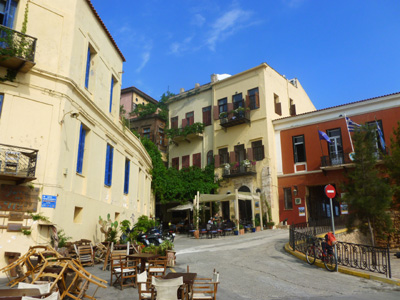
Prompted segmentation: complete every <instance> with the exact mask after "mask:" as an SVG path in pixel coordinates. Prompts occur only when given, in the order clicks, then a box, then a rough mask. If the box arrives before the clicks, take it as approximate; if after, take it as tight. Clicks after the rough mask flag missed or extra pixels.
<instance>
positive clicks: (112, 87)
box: [110, 76, 114, 112]
mask: <svg viewBox="0 0 400 300" xmlns="http://www.w3.org/2000/svg"><path fill="white" fill-rule="evenodd" d="M113 91H114V77H112V76H111V91H110V112H111V108H112V99H113Z"/></svg>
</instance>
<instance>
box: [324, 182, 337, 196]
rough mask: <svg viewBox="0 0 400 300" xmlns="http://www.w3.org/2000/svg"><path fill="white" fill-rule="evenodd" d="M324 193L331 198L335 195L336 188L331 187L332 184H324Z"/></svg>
mask: <svg viewBox="0 0 400 300" xmlns="http://www.w3.org/2000/svg"><path fill="white" fill-rule="evenodd" d="M325 195H326V196H327V197H328V198H330V199H333V198H335V196H336V190H335V188H334V187H333V185H331V184H328V185H327V186H325Z"/></svg>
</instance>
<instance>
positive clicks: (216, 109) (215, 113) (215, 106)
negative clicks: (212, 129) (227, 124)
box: [213, 105, 219, 120]
mask: <svg viewBox="0 0 400 300" xmlns="http://www.w3.org/2000/svg"><path fill="white" fill-rule="evenodd" d="M213 114H214V120H218V119H219V111H218V106H217V105H214V106H213Z"/></svg>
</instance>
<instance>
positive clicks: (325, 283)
mask: <svg viewBox="0 0 400 300" xmlns="http://www.w3.org/2000/svg"><path fill="white" fill-rule="evenodd" d="M287 241H288V231H287V230H282V229H276V230H265V231H263V232H256V233H248V234H245V235H244V236H239V237H238V236H229V237H224V238H218V239H199V240H195V239H193V238H187V237H186V236H178V237H177V238H176V242H175V247H176V250H177V266H176V267H175V268H174V269H173V270H171V271H176V272H180V271H186V266H187V265H189V266H190V272H196V273H198V276H200V277H210V276H211V273H212V271H213V269H214V268H216V270H217V271H219V273H220V281H221V283H220V285H219V288H218V294H217V299H220V300H221V299H222V300H225V299H230V300H236V299H253V300H254V299H259V300H262V299H322V298H329V299H360V300H361V299H363V300H365V299H385V300H387V299H388V300H391V299H393V300H395V299H396V300H398V299H399V298H400V287H399V286H394V285H390V284H386V283H381V282H377V281H373V280H367V279H363V278H359V277H355V276H351V275H346V274H341V273H330V272H328V271H326V270H325V269H320V268H317V267H315V266H309V265H308V264H307V263H305V262H303V261H300V260H299V259H297V258H295V257H294V256H292V255H290V254H288V253H286V252H285V251H284V250H283V246H284V244H285V243H286V242H287ZM88 271H90V272H92V273H93V274H95V275H96V276H99V277H102V278H104V279H106V280H109V274H110V273H109V271H101V270H100V265H96V266H95V267H90V268H88ZM92 288H93V286H91V287H90V289H91V290H92ZM96 296H97V298H98V299H113V300H117V299H138V293H137V289H134V288H126V289H124V290H123V291H121V290H119V289H117V288H114V287H108V288H107V289H99V290H98V292H97V294H96Z"/></svg>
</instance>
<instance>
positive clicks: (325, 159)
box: [321, 153, 352, 167]
mask: <svg viewBox="0 0 400 300" xmlns="http://www.w3.org/2000/svg"><path fill="white" fill-rule="evenodd" d="M351 163H352V161H351V160H350V158H349V153H332V154H331V155H328V156H321V167H331V166H338V165H343V164H351Z"/></svg>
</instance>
